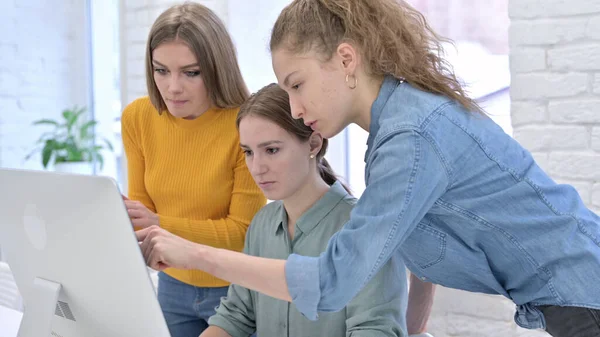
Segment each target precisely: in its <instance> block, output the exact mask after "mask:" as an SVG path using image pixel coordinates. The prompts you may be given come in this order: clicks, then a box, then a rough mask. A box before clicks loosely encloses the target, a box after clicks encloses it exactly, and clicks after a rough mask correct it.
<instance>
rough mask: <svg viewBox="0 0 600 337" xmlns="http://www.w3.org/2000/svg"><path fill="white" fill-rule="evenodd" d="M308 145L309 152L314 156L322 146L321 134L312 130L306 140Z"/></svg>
mask: <svg viewBox="0 0 600 337" xmlns="http://www.w3.org/2000/svg"><path fill="white" fill-rule="evenodd" d="M308 145H309V146H310V153H311V154H314V155H315V156H316V155H317V153H319V151H321V147H322V146H323V136H321V134H320V133H318V132H313V133H312V135H310V138H309V140H308Z"/></svg>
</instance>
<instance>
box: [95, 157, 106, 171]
mask: <svg viewBox="0 0 600 337" xmlns="http://www.w3.org/2000/svg"><path fill="white" fill-rule="evenodd" d="M96 160H97V161H98V163H99V164H100V170H102V168H103V167H104V157H102V155H101V154H100V153H97V154H96Z"/></svg>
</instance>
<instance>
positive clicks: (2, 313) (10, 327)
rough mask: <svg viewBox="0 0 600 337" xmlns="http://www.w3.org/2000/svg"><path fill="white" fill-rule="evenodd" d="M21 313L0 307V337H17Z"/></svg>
mask: <svg viewBox="0 0 600 337" xmlns="http://www.w3.org/2000/svg"><path fill="white" fill-rule="evenodd" d="M22 317H23V313H21V312H20V311H16V310H13V309H10V308H7V307H4V306H1V305H0V337H17V332H19V325H20V324H21V318H22Z"/></svg>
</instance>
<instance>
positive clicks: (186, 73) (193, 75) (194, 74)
mask: <svg viewBox="0 0 600 337" xmlns="http://www.w3.org/2000/svg"><path fill="white" fill-rule="evenodd" d="M185 75H186V76H187V77H196V76H198V75H200V70H194V71H186V72H185Z"/></svg>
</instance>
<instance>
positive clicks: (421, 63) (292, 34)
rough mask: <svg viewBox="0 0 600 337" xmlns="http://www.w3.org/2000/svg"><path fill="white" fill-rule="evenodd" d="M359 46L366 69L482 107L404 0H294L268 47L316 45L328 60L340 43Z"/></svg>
mask: <svg viewBox="0 0 600 337" xmlns="http://www.w3.org/2000/svg"><path fill="white" fill-rule="evenodd" d="M343 42H348V43H350V44H352V45H354V46H355V47H357V48H358V50H359V52H360V53H361V55H362V56H363V59H364V60H366V67H365V68H366V69H365V70H366V71H367V73H369V74H371V75H375V76H381V75H392V76H394V77H396V78H404V79H405V80H406V81H407V82H408V83H410V84H411V85H413V86H415V87H417V88H419V89H421V90H425V91H428V92H432V93H436V94H441V95H444V96H446V97H448V98H451V99H454V100H456V101H458V102H459V103H460V104H462V105H463V106H464V107H465V108H467V109H468V110H470V111H477V112H481V111H482V110H481V108H480V107H479V106H478V105H477V103H476V102H475V101H474V100H473V99H471V98H469V97H468V95H467V94H466V92H465V91H464V89H463V87H462V85H461V83H460V82H459V81H458V80H457V78H456V75H455V74H454V71H453V70H452V67H451V66H450V65H449V64H448V62H447V61H446V60H444V58H443V57H442V56H441V55H442V53H443V47H442V43H444V42H450V40H448V39H445V38H443V37H441V36H439V35H438V34H437V33H436V32H434V31H433V29H432V28H431V27H430V26H429V24H428V23H427V21H426V20H425V18H424V16H423V15H422V14H421V13H420V12H419V11H417V10H416V9H414V8H413V7H411V6H410V5H409V4H408V3H407V2H406V1H402V0H295V1H293V2H292V3H291V4H289V5H288V6H287V7H286V8H285V9H284V10H283V11H282V12H281V14H280V15H279V17H278V19H277V21H276V22H275V26H274V27H273V31H272V34H271V42H270V49H271V52H274V51H275V50H277V49H278V48H285V49H286V50H289V51H290V52H293V53H304V52H307V51H309V50H315V51H316V52H317V53H318V54H319V55H321V56H322V57H323V58H324V59H325V61H328V60H329V59H330V58H331V57H332V56H333V53H334V52H335V50H336V48H337V47H338V46H339V44H340V43H343Z"/></svg>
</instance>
